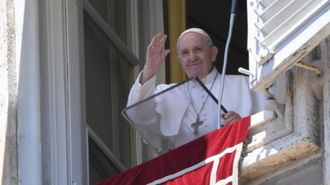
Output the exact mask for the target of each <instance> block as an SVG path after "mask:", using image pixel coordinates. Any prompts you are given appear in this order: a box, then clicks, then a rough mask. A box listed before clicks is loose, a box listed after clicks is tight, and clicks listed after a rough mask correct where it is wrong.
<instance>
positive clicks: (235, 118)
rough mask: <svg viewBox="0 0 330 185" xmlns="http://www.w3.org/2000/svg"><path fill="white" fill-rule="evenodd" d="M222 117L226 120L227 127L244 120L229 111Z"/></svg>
mask: <svg viewBox="0 0 330 185" xmlns="http://www.w3.org/2000/svg"><path fill="white" fill-rule="evenodd" d="M221 116H222V118H223V119H225V122H224V125H225V126H227V125H229V124H232V123H234V122H236V121H238V120H240V119H242V118H241V116H240V115H239V114H237V113H236V112H234V111H229V112H228V113H227V114H222V115H221Z"/></svg>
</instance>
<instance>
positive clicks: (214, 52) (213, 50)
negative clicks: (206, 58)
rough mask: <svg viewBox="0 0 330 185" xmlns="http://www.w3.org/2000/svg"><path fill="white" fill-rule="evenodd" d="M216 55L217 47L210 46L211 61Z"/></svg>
mask: <svg viewBox="0 0 330 185" xmlns="http://www.w3.org/2000/svg"><path fill="white" fill-rule="evenodd" d="M217 55H218V48H217V47H216V46H213V47H212V48H211V61H212V62H214V61H215V59H217Z"/></svg>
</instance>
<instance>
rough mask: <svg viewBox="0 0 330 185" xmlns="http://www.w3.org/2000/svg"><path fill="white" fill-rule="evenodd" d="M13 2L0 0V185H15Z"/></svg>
mask: <svg viewBox="0 0 330 185" xmlns="http://www.w3.org/2000/svg"><path fill="white" fill-rule="evenodd" d="M14 10H15V9H14V1H13V0H0V180H1V182H0V184H17V183H18V182H17V179H18V178H17V142H16V141H17V139H16V135H17V134H16V128H17V117H16V115H17V114H16V112H17V72H16V56H15V55H16V52H15V12H14Z"/></svg>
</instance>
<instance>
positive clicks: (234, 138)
mask: <svg viewBox="0 0 330 185" xmlns="http://www.w3.org/2000/svg"><path fill="white" fill-rule="evenodd" d="M249 126H250V116H248V117H245V118H243V119H241V120H239V121H237V122H235V123H233V124H231V125H229V126H226V127H224V128H221V129H219V130H216V131H213V132H211V133H209V134H207V135H205V136H203V137H200V138H198V139H196V140H194V141H192V142H189V143H187V144H185V145H183V146H181V147H179V148H176V149H174V150H172V151H170V152H168V153H166V154H163V155H161V156H159V157H157V158H154V159H152V160H150V161H147V162H145V163H143V164H141V165H139V166H136V167H134V168H131V169H129V170H127V171H125V172H123V173H120V174H118V175H116V176H114V177H111V178H109V179H106V180H104V181H102V182H100V183H98V184H97V185H110V184H116V185H117V184H118V185H121V184H125V185H129V184H134V185H136V184H143V185H145V184H169V185H170V184H180V185H182V184H203V185H204V184H237V183H238V165H239V164H238V163H239V159H240V157H241V151H242V147H243V141H244V140H245V139H246V136H247V133H248V129H249Z"/></svg>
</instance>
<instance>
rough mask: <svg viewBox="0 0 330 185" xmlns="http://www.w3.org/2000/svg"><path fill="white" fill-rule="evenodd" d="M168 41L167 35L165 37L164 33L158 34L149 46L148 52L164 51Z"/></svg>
mask: <svg viewBox="0 0 330 185" xmlns="http://www.w3.org/2000/svg"><path fill="white" fill-rule="evenodd" d="M166 39H167V35H163V34H162V33H159V34H157V35H156V36H155V37H154V38H153V39H152V40H151V42H150V45H149V46H148V50H155V51H159V50H162V49H163V47H164V45H165V42H166Z"/></svg>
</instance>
